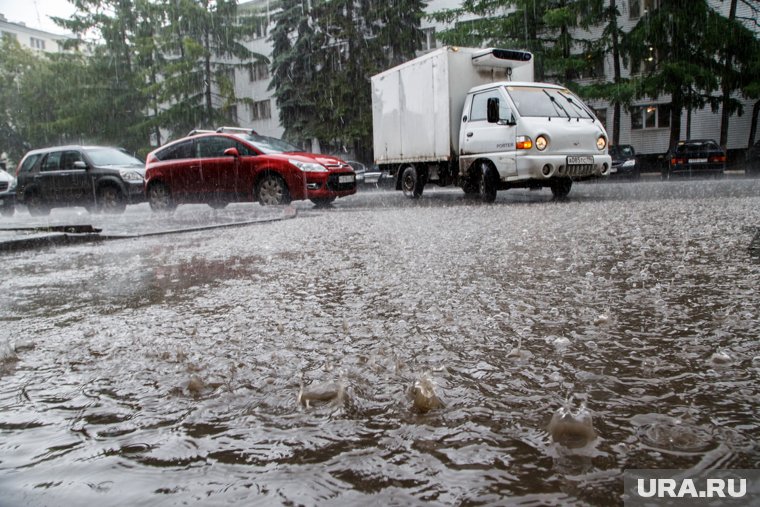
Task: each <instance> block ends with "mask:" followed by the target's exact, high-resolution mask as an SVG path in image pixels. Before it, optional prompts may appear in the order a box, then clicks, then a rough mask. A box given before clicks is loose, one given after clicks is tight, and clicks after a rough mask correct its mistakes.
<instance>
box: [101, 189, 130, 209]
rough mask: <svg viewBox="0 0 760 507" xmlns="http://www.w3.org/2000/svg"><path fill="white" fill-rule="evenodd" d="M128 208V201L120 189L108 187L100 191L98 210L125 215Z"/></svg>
mask: <svg viewBox="0 0 760 507" xmlns="http://www.w3.org/2000/svg"><path fill="white" fill-rule="evenodd" d="M126 207H127V203H126V199H125V198H124V195H123V194H122V193H121V190H119V189H118V188H116V187H114V186H113V185H106V186H104V187H100V188H99V189H98V209H100V210H101V211H103V212H104V213H112V214H117V213H124V210H125V209H126Z"/></svg>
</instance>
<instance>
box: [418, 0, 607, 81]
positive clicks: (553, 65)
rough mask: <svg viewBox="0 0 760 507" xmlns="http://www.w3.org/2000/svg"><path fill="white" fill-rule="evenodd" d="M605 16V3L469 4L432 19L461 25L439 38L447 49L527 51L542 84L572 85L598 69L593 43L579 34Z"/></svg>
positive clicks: (469, 0)
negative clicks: (543, 82)
mask: <svg viewBox="0 0 760 507" xmlns="http://www.w3.org/2000/svg"><path fill="white" fill-rule="evenodd" d="M603 13H604V1H603V0H482V1H474V0H465V1H464V2H462V5H461V7H458V8H455V9H446V10H442V11H440V12H437V13H434V14H433V16H432V17H433V18H434V19H436V20H437V21H442V22H446V23H452V22H456V24H455V26H454V27H453V28H451V29H449V30H445V31H443V32H441V33H440V34H439V38H440V39H441V41H443V42H444V43H446V44H452V45H459V46H474V47H481V46H494V47H505V48H514V49H525V50H528V51H530V52H531V53H533V55H534V58H535V60H534V62H535V75H536V79H537V80H539V81H545V80H558V81H561V82H563V83H569V82H570V81H572V80H573V79H575V78H576V77H577V76H578V75H579V73H581V72H584V71H587V70H588V69H589V67H590V66H593V61H592V60H591V59H590V58H588V56H589V54H590V53H589V51H591V49H592V45H593V41H592V40H591V39H585V38H582V37H580V35H578V34H581V33H583V32H582V31H578V30H575V29H577V28H581V29H583V28H588V27H590V26H591V25H593V24H595V23H596V22H597V21H598V20H599V18H600V17H601V16H602V15H603ZM574 34H575V35H574Z"/></svg>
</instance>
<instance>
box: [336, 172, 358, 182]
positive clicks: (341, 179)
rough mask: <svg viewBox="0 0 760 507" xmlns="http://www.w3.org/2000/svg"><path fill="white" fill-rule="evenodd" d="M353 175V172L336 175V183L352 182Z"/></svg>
mask: <svg viewBox="0 0 760 507" xmlns="http://www.w3.org/2000/svg"><path fill="white" fill-rule="evenodd" d="M354 178H356V176H354V175H353V174H347V175H346V176H338V183H353V182H354Z"/></svg>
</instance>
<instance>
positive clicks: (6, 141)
mask: <svg viewBox="0 0 760 507" xmlns="http://www.w3.org/2000/svg"><path fill="white" fill-rule="evenodd" d="M41 63H42V62H41V60H40V59H39V58H37V56H36V55H34V54H33V53H32V52H31V51H29V50H26V49H23V48H22V47H21V46H20V45H19V43H18V41H17V40H16V39H15V38H12V37H0V139H2V140H3V144H2V146H0V151H6V152H7V154H8V156H9V157H10V158H11V159H12V160H19V159H20V158H21V156H22V155H23V154H24V153H25V152H26V151H27V150H29V149H30V148H31V146H32V145H31V143H30V141H29V140H28V139H27V132H28V129H27V128H26V125H25V123H24V121H23V119H22V118H21V117H20V115H21V114H22V113H23V112H24V111H25V109H26V108H25V106H26V104H24V103H23V102H22V94H21V91H22V80H23V77H24V75H26V74H28V73H30V72H32V71H33V70H34V69H36V68H37V67H39V66H40V65H41Z"/></svg>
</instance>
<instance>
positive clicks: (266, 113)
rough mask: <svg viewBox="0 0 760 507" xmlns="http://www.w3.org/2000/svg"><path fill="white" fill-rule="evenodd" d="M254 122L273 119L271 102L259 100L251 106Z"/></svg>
mask: <svg viewBox="0 0 760 507" xmlns="http://www.w3.org/2000/svg"><path fill="white" fill-rule="evenodd" d="M249 107H250V110H251V119H252V120H268V119H270V118H271V117H272V106H271V104H270V100H269V99H267V100H257V101H256V102H254V103H253V104H251V105H250V106H249Z"/></svg>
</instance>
